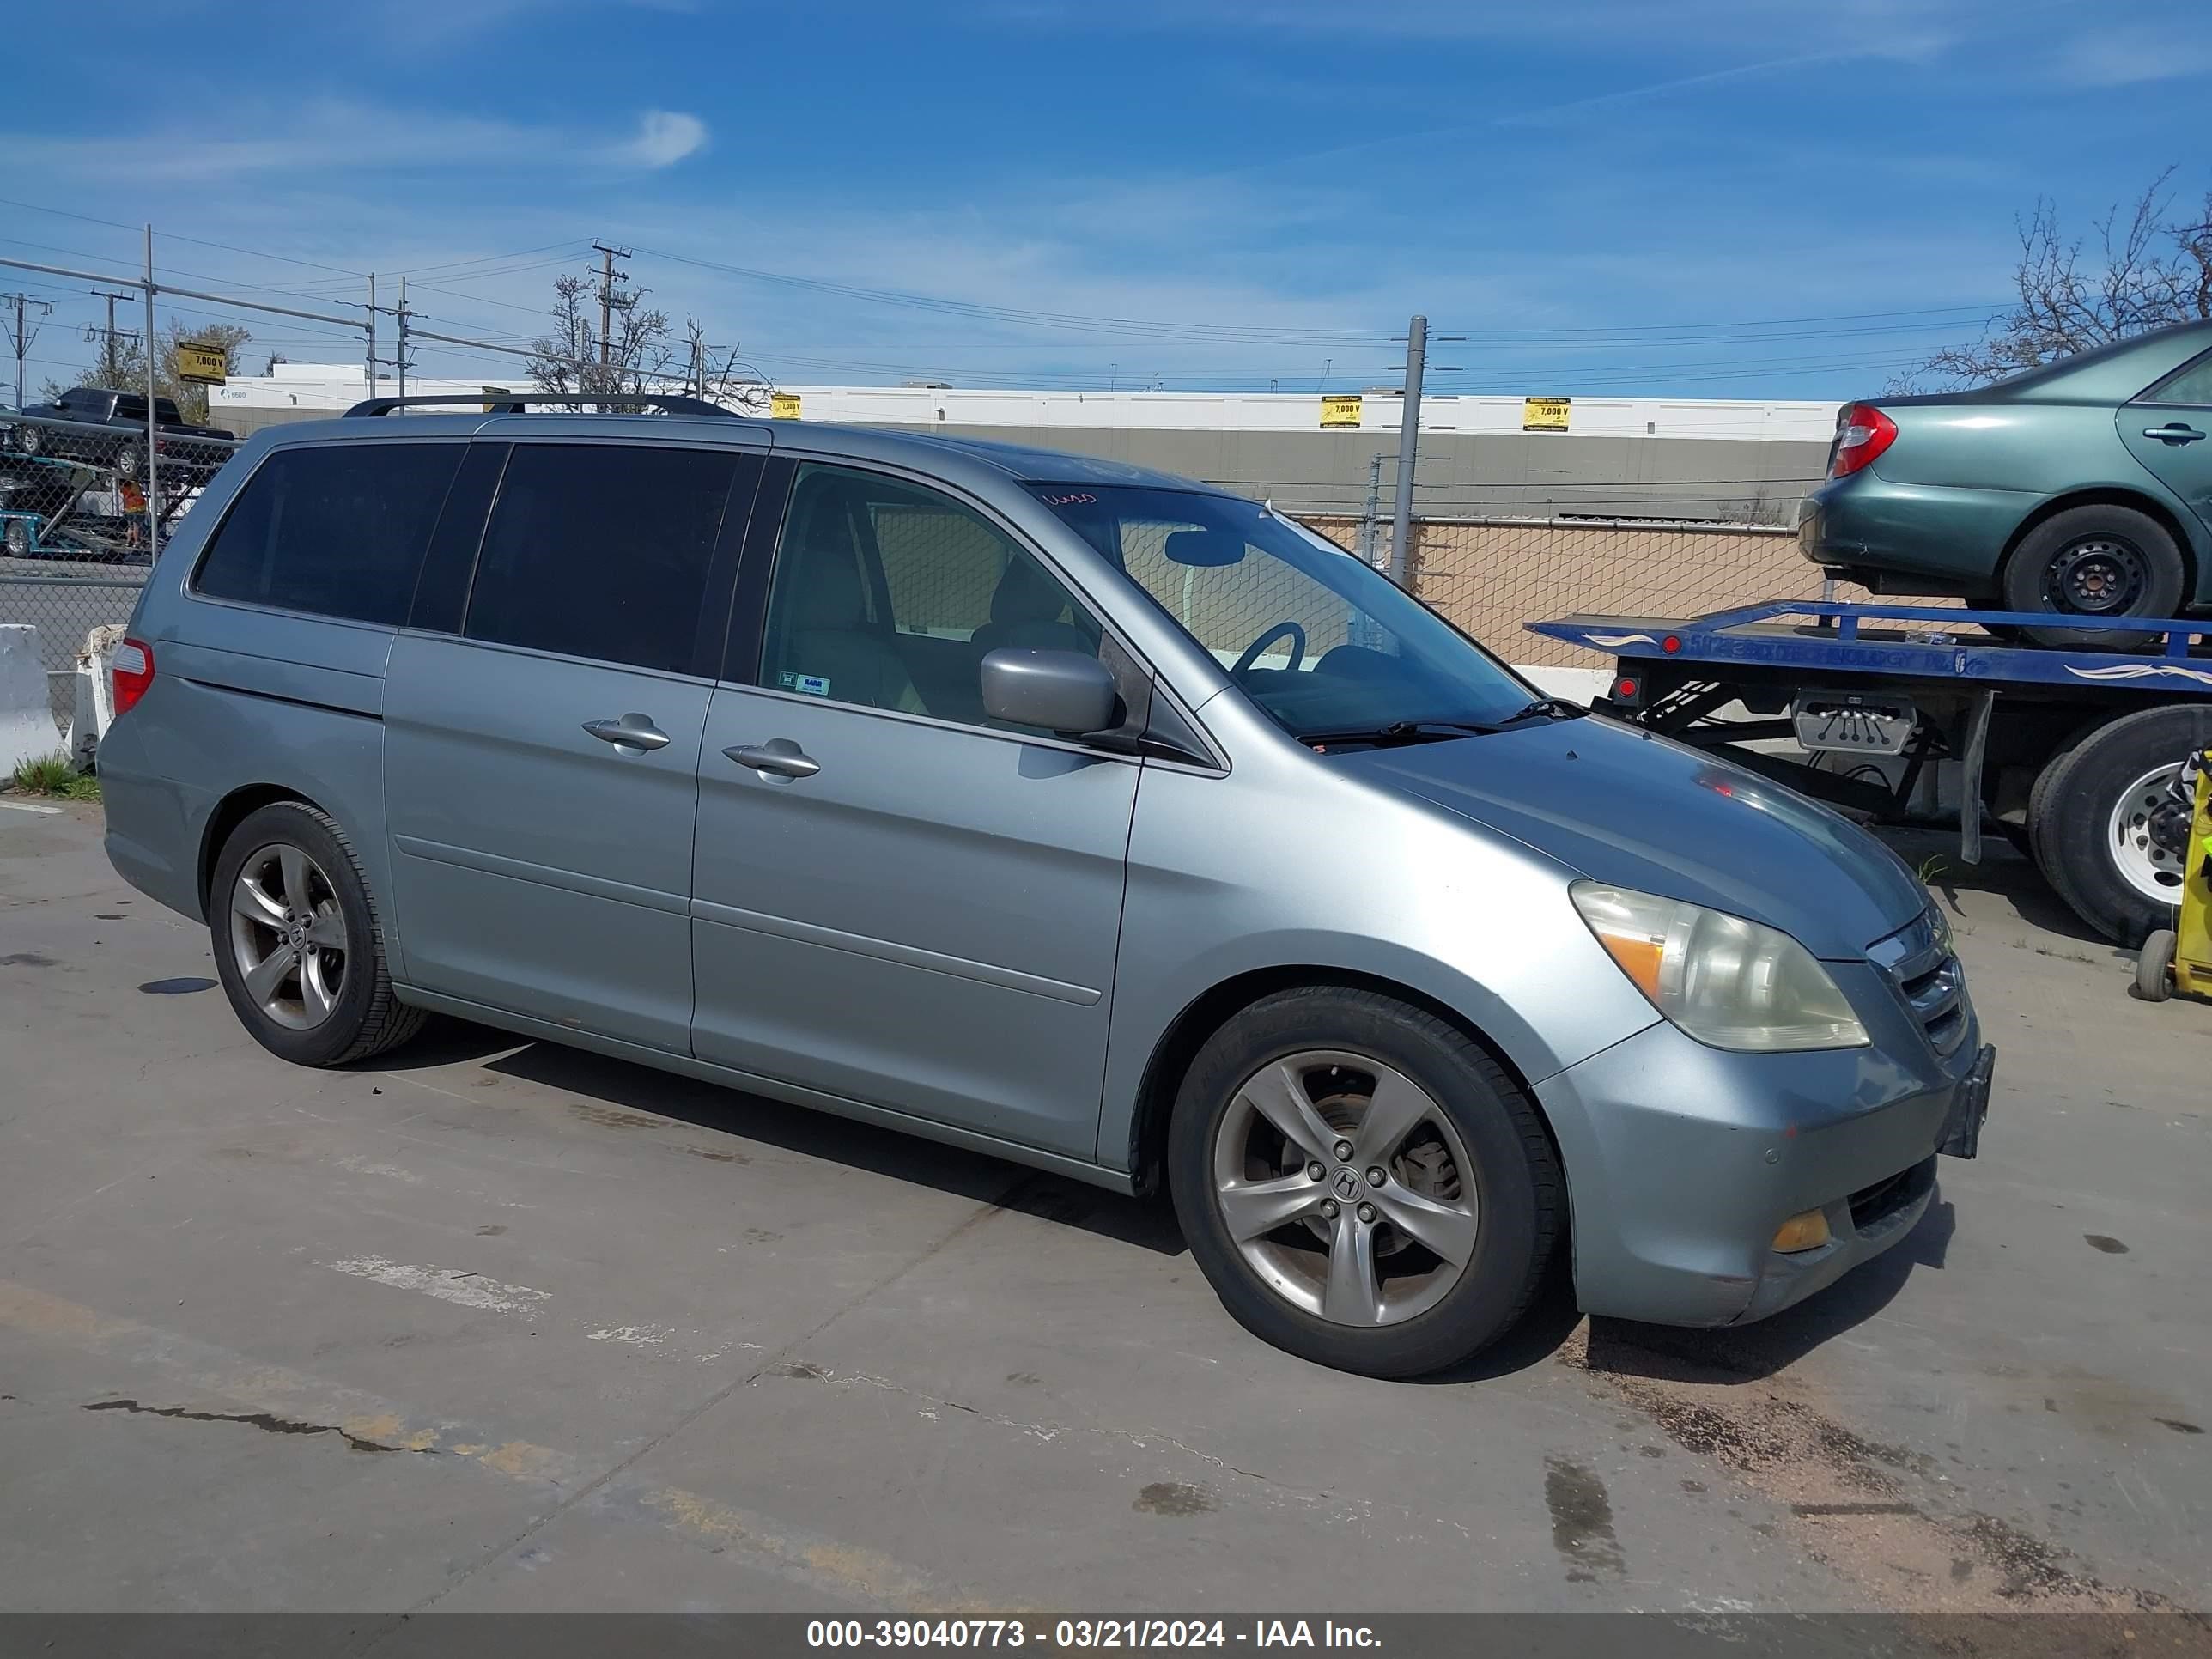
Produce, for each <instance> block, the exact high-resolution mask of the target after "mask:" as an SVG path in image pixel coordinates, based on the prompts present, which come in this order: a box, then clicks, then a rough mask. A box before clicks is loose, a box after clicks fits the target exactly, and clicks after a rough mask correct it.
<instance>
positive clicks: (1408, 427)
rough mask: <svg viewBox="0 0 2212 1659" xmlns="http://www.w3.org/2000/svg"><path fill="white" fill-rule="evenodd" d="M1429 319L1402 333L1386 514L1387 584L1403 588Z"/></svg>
mask: <svg viewBox="0 0 2212 1659" xmlns="http://www.w3.org/2000/svg"><path fill="white" fill-rule="evenodd" d="M1428 358H1429V319H1427V318H1425V317H1421V316H1416V317H1415V318H1414V319H1413V321H1412V322H1411V323H1410V324H1409V325H1407V329H1406V397H1405V401H1404V402H1403V404H1401V405H1400V408H1399V411H1398V501H1397V504H1396V506H1395V507H1393V508H1392V509H1391V513H1390V570H1389V576H1390V580H1392V581H1394V582H1395V583H1397V584H1398V586H1401V587H1403V586H1405V585H1406V572H1407V554H1408V553H1409V552H1410V551H1411V547H1410V543H1411V540H1412V537H1413V464H1414V463H1415V462H1416V461H1417V460H1419V459H1420V447H1421V371H1422V369H1424V368H1426V367H1427V365H1428Z"/></svg>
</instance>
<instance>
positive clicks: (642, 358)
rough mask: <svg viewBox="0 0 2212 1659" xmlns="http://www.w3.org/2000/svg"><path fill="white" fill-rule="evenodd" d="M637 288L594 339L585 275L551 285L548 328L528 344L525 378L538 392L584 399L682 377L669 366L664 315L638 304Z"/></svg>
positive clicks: (641, 293) (593, 301)
mask: <svg viewBox="0 0 2212 1659" xmlns="http://www.w3.org/2000/svg"><path fill="white" fill-rule="evenodd" d="M645 292H646V291H645V290H644V289H636V290H635V291H633V292H632V293H630V294H629V295H626V296H625V300H626V303H623V304H621V305H617V306H616V307H614V308H613V309H612V311H611V320H610V323H609V325H608V336H607V338H606V339H605V341H604V342H602V341H600V340H599V339H598V338H597V337H595V335H594V331H593V330H592V312H593V311H594V310H595V309H596V307H597V306H598V303H599V301H598V297H597V295H596V294H595V292H594V290H593V287H592V283H591V281H590V280H589V279H588V278H586V277H582V276H557V277H556V278H554V281H553V305H552V309H551V315H552V318H553V329H552V331H551V332H550V333H549V334H546V335H543V336H541V337H538V338H537V339H535V340H532V342H531V343H530V358H529V362H530V378H531V380H532V381H533V382H534V383H535V384H536V385H537V387H538V390H539V391H540V392H572V393H574V394H576V395H579V396H581V397H586V398H592V397H607V396H614V395H617V394H620V393H623V392H651V391H655V390H659V388H661V387H664V386H668V385H670V384H671V383H674V382H678V381H680V380H683V379H684V376H683V375H682V374H678V373H677V372H675V371H674V370H673V369H671V367H670V366H671V364H672V363H673V362H675V360H676V352H675V349H674V348H673V347H672V346H671V345H670V343H669V340H668V313H666V312H665V311H659V310H653V311H648V310H647V309H646V308H645V307H643V306H641V305H640V304H639V303H638V301H641V300H642V299H643V298H644V297H645Z"/></svg>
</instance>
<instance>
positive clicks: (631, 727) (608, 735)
mask: <svg viewBox="0 0 2212 1659" xmlns="http://www.w3.org/2000/svg"><path fill="white" fill-rule="evenodd" d="M584 730H586V732H590V733H591V734H592V736H593V737H595V738H598V739H599V741H600V742H601V743H611V744H614V746H615V747H616V748H617V749H620V750H629V751H630V752H632V753H634V754H640V755H641V754H643V753H645V752H646V751H647V750H649V749H665V748H667V747H668V733H667V732H664V731H662V730H661V729H660V728H659V726H655V725H654V724H653V721H652V720H651V719H650V718H648V717H647V716H646V715H644V714H624V715H623V717H622V718H621V719H620V720H586V721H585V722H584Z"/></svg>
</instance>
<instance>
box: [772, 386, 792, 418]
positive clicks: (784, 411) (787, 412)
mask: <svg viewBox="0 0 2212 1659" xmlns="http://www.w3.org/2000/svg"><path fill="white" fill-rule="evenodd" d="M768 414H769V419H770V420H772V421H795V420H798V419H799V394H798V393H797V392H769V394H768Z"/></svg>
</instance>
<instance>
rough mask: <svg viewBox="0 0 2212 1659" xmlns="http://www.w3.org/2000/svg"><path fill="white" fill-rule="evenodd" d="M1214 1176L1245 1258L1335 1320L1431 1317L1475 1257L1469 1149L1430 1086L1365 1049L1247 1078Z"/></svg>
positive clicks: (1216, 1156) (1302, 1058) (1314, 1311)
mask: <svg viewBox="0 0 2212 1659" xmlns="http://www.w3.org/2000/svg"><path fill="white" fill-rule="evenodd" d="M1213 1182H1214V1198H1215V1201H1216V1204H1217V1206H1218V1209H1219V1212H1220V1214H1221V1218H1222V1222H1223V1225H1225V1227H1226V1229H1227V1231H1228V1233H1229V1236H1230V1237H1231V1240H1232V1241H1233V1242H1234V1243H1235V1244H1236V1247H1237V1251H1238V1253H1239V1254H1240V1255H1242V1256H1243V1260H1244V1262H1245V1265H1246V1266H1247V1267H1249V1268H1250V1269H1251V1270H1252V1272H1253V1273H1254V1274H1255V1276H1256V1277H1257V1278H1258V1279H1260V1281H1261V1283H1262V1284H1264V1285H1267V1287H1268V1289H1269V1290H1271V1291H1273V1293H1274V1294H1275V1295H1277V1296H1278V1297H1281V1298H1282V1299H1283V1300H1284V1301H1285V1302H1287V1303H1289V1304H1291V1306H1292V1307H1295V1308H1297V1309H1298V1310H1300V1311H1302V1312H1304V1313H1307V1314H1310V1315H1312V1316H1316V1317H1318V1318H1321V1319H1324V1320H1327V1321H1328V1322H1330V1323H1332V1324H1337V1325H1348V1326H1357V1327H1372V1326H1381V1325H1395V1324H1398V1323H1400V1322H1403V1321H1405V1320H1408V1319H1412V1318H1413V1317H1414V1316H1417V1315H1419V1314H1422V1313H1425V1312H1426V1311H1427V1310H1430V1309H1431V1308H1433V1307H1435V1306H1436V1305H1437V1303H1439V1302H1441V1301H1443V1298H1444V1297H1445V1296H1446V1295H1447V1294H1449V1291H1451V1289H1452V1287H1453V1286H1454V1285H1457V1284H1458V1283H1459V1282H1460V1280H1461V1279H1462V1277H1464V1276H1465V1274H1466V1273H1467V1270H1468V1264H1469V1263H1470V1262H1471V1261H1473V1260H1474V1251H1475V1245H1476V1241H1477V1239H1478V1237H1479V1236H1480V1211H1479V1206H1478V1204H1477V1200H1476V1198H1475V1192H1474V1164H1473V1163H1472V1161H1471V1160H1470V1159H1469V1158H1468V1152H1467V1147H1466V1144H1465V1143H1464V1142H1463V1141H1462V1139H1461V1137H1460V1133H1459V1131H1458V1130H1457V1129H1456V1128H1455V1127H1453V1125H1452V1122H1451V1120H1450V1119H1449V1117H1448V1116H1447V1115H1445V1113H1444V1111H1443V1108H1442V1107H1441V1106H1440V1105H1439V1104H1438V1103H1437V1101H1436V1100H1435V1099H1434V1098H1433V1097H1431V1095H1430V1094H1429V1093H1428V1091H1425V1089H1423V1088H1422V1087H1421V1086H1420V1085H1419V1084H1416V1083H1415V1082H1413V1079H1410V1078H1408V1077H1407V1076H1406V1075H1405V1074H1404V1073H1401V1072H1399V1071H1396V1070H1395V1069H1393V1068H1392V1067H1390V1066H1386V1065H1384V1064H1383V1062H1382V1061H1381V1060H1376V1059H1373V1058H1372V1057H1370V1056H1368V1055H1364V1054H1352V1053H1349V1052H1346V1051H1342V1050H1336V1049H1307V1050H1304V1051H1302V1052H1300V1053H1297V1054H1291V1055H1289V1056H1287V1057H1285V1058H1284V1059H1281V1060H1271V1061H1269V1062H1268V1063H1267V1065H1266V1066H1261V1068H1260V1069H1259V1070H1258V1071H1257V1072H1255V1073H1253V1074H1252V1075H1251V1076H1250V1077H1249V1078H1247V1079H1245V1080H1244V1081H1243V1083H1242V1084H1241V1085H1238V1087H1237V1091H1236V1094H1235V1096H1234V1097H1233V1098H1232V1099H1231V1102H1230V1104H1229V1109H1228V1110H1227V1112H1226V1113H1225V1114H1224V1115H1223V1117H1222V1121H1221V1123H1220V1126H1219V1127H1218V1129H1217V1130H1216V1131H1215V1134H1214V1143H1213Z"/></svg>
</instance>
